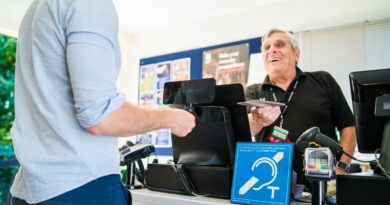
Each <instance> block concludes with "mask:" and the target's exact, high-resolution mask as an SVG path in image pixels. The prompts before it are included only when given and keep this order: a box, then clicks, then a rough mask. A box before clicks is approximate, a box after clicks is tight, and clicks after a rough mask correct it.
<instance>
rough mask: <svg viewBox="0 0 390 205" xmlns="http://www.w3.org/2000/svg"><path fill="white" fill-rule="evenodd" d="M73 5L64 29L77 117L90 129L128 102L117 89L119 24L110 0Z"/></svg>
mask: <svg viewBox="0 0 390 205" xmlns="http://www.w3.org/2000/svg"><path fill="white" fill-rule="evenodd" d="M74 2H75V3H74V4H73V5H72V7H71V9H70V10H69V13H68V18H67V26H66V28H65V29H66V31H65V32H66V36H67V47H66V53H67V63H68V69H69V76H70V80H71V86H72V91H73V96H74V104H75V109H76V117H77V120H78V121H79V123H80V124H81V126H83V127H84V128H86V129H87V128H89V127H92V126H94V125H96V124H97V123H99V122H100V121H101V120H102V119H103V118H105V117H106V116H107V115H109V114H110V113H112V112H113V111H114V110H116V109H117V108H119V107H120V106H121V105H122V104H123V103H124V102H125V97H124V95H123V94H120V93H118V91H117V87H116V80H117V76H118V72H119V69H117V66H116V62H117V59H116V58H118V57H119V56H118V55H117V52H116V50H117V49H118V48H117V46H118V43H117V33H118V20H117V15H116V11H115V8H114V6H113V4H112V2H111V0H83V1H74Z"/></svg>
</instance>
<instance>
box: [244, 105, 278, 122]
mask: <svg viewBox="0 0 390 205" xmlns="http://www.w3.org/2000/svg"><path fill="white" fill-rule="evenodd" d="M280 113H281V111H280V107H279V106H272V105H267V106H264V107H252V108H251V114H252V119H253V121H255V122H257V123H259V124H260V125H262V126H263V127H266V126H268V125H270V124H272V123H273V122H275V120H276V119H277V118H278V117H279V115H280Z"/></svg>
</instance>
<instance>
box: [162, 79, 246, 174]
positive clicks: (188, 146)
mask: <svg viewBox="0 0 390 205" xmlns="http://www.w3.org/2000/svg"><path fill="white" fill-rule="evenodd" d="M183 87H184V89H183ZM164 89H170V90H171V91H173V92H171V91H169V92H167V93H170V95H164V98H165V97H166V96H167V97H169V98H171V99H187V100H186V101H176V102H179V104H187V108H185V109H188V110H189V111H190V112H192V113H193V114H195V115H196V117H197V119H198V121H199V122H198V123H197V126H196V127H195V128H194V129H193V131H192V132H191V133H190V134H189V135H188V136H187V137H185V138H180V137H175V136H173V137H172V149H173V159H174V162H175V163H178V162H179V161H180V162H186V163H192V164H194V163H197V164H199V165H214V166H234V154H235V143H236V142H238V141H244V142H250V141H251V133H250V128H249V122H248V114H247V111H246V108H245V107H244V106H240V105H238V104H237V103H238V102H243V101H245V94H244V89H243V87H242V85H241V84H227V85H218V86H216V85H215V79H212V78H209V79H202V80H190V81H179V82H167V83H165V86H164ZM191 90H196V92H192V91H191ZM184 91H185V92H184ZM189 91H191V92H189ZM164 93H165V91H164ZM176 95H178V96H183V95H184V96H186V97H184V98H183V97H172V96H176ZM189 96H192V97H189ZM200 96H207V97H206V98H205V99H202V100H201V99H198V97H200ZM188 99H192V100H194V101H188ZM163 101H164V102H173V101H172V100H165V99H164V100H163ZM193 102H196V103H193ZM166 104H169V103H166ZM188 104H192V105H193V106H192V107H189V106H188Z"/></svg>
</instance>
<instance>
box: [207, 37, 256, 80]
mask: <svg viewBox="0 0 390 205" xmlns="http://www.w3.org/2000/svg"><path fill="white" fill-rule="evenodd" d="M202 64H203V65H202V78H215V80H216V82H217V85H223V84H231V83H241V84H242V85H243V86H245V85H246V84H247V81H248V67H249V44H248V43H244V44H239V45H234V46H226V47H221V48H216V49H213V50H206V51H203V63H202Z"/></svg>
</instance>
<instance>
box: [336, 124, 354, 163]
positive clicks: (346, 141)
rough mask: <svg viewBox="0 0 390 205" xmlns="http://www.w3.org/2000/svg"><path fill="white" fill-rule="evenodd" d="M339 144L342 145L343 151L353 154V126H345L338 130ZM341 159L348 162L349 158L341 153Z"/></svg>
mask: <svg viewBox="0 0 390 205" xmlns="http://www.w3.org/2000/svg"><path fill="white" fill-rule="evenodd" d="M340 145H341V146H342V147H343V149H344V151H345V152H347V153H348V154H350V155H352V156H353V154H354V153H355V148H356V129H355V126H350V127H345V128H343V129H342V130H341V131H340ZM341 161H343V162H345V163H347V164H349V162H350V161H351V159H350V158H349V157H347V156H346V155H343V156H342V157H341Z"/></svg>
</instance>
